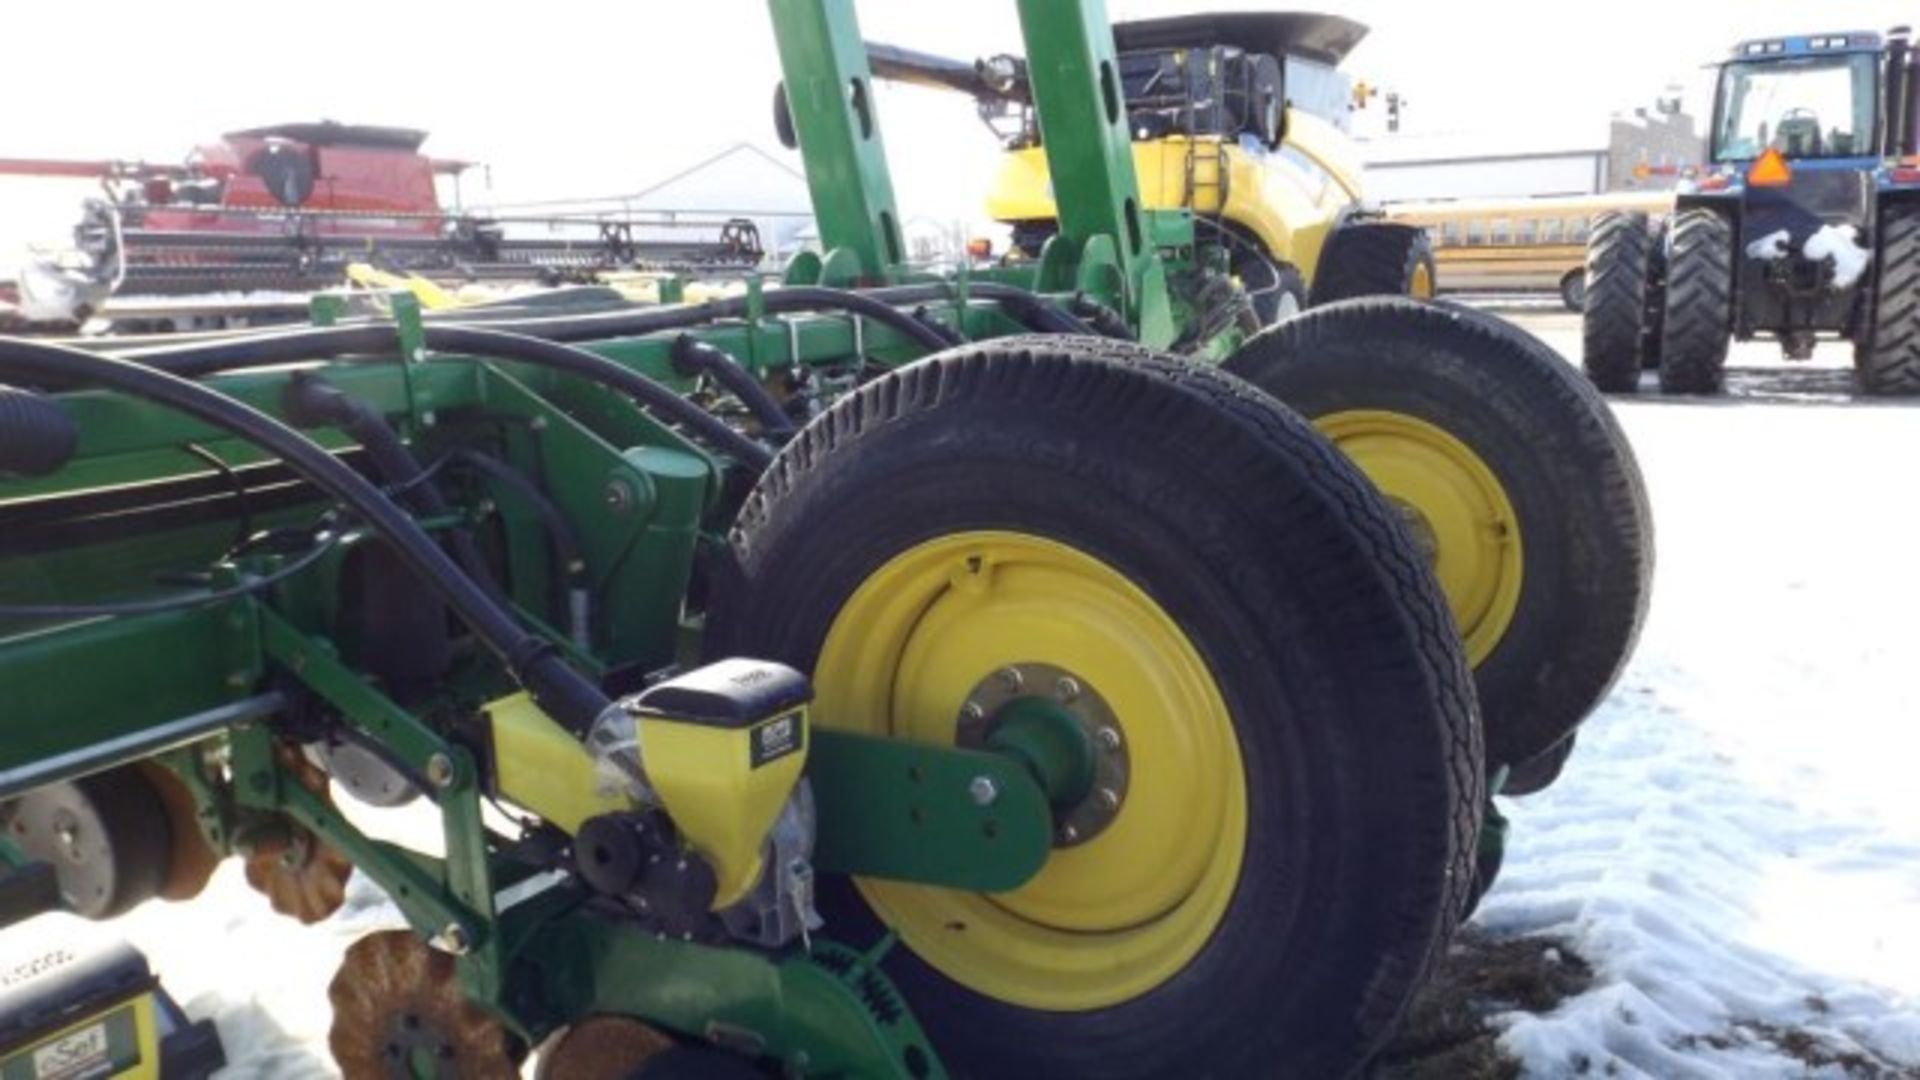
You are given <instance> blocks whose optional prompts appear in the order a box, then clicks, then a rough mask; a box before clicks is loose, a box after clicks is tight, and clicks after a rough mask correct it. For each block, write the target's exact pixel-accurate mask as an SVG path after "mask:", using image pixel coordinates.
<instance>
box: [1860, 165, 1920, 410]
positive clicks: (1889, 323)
mask: <svg viewBox="0 0 1920 1080" xmlns="http://www.w3.org/2000/svg"><path fill="white" fill-rule="evenodd" d="M1869 295H1870V297H1871V299H1870V301H1869V303H1870V304H1871V305H1872V306H1871V307H1870V308H1869V310H1868V316H1869V317H1868V327H1869V330H1868V337H1867V340H1866V341H1865V342H1862V343H1860V344H1858V345H1855V346H1854V350H1853V366H1854V371H1855V374H1856V375H1857V376H1858V377H1859V380H1860V389H1861V390H1862V391H1863V392H1865V393H1868V394H1873V395H1875V396H1881V395H1885V396H1893V395H1908V394H1920V204H1912V203H1894V204H1892V205H1890V206H1887V207H1886V208H1885V209H1883V210H1881V211H1880V251H1879V254H1878V257H1877V258H1875V260H1874V282H1873V289H1872V291H1871V293H1870V294H1869Z"/></svg>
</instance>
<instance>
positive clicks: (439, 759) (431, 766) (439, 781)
mask: <svg viewBox="0 0 1920 1080" xmlns="http://www.w3.org/2000/svg"><path fill="white" fill-rule="evenodd" d="M427 780H428V781H429V782H431V783H432V784H433V786H434V787H437V788H443V787H446V786H447V785H448V784H451V783H453V759H452V758H450V757H448V756H447V755H446V754H444V753H436V754H434V755H433V756H432V757H430V758H428V759H427Z"/></svg>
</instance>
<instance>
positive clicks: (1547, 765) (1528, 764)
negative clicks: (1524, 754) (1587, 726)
mask: <svg viewBox="0 0 1920 1080" xmlns="http://www.w3.org/2000/svg"><path fill="white" fill-rule="evenodd" d="M1579 736H1580V733H1579V732H1574V733H1573V734H1571V735H1568V736H1567V737H1566V738H1564V739H1561V740H1560V741H1559V742H1558V743H1557V744H1555V745H1554V746H1552V747H1551V748H1549V749H1548V750H1547V751H1546V752H1545V753H1541V754H1535V755H1534V756H1533V757H1531V758H1528V759H1527V760H1525V761H1523V762H1520V763H1519V764H1518V765H1515V766H1513V768H1512V769H1511V770H1509V771H1508V772H1507V782H1506V783H1505V784H1504V785H1502V786H1501V788H1500V794H1502V795H1515V796H1518V795H1533V794H1536V793H1538V792H1542V791H1545V790H1547V789H1548V788H1550V787H1552V786H1553V782H1554V781H1555V780H1558V779H1560V773H1561V772H1562V771H1564V770H1565V769H1566V767H1567V759H1569V758H1571V757H1572V756H1573V746H1574V743H1576V742H1578V741H1579Z"/></svg>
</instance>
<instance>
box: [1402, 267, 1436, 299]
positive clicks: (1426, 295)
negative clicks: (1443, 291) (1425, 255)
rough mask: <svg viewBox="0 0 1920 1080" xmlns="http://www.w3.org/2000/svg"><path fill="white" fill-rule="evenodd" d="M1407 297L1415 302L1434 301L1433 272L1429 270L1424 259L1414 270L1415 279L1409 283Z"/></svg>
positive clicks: (1411, 279)
mask: <svg viewBox="0 0 1920 1080" xmlns="http://www.w3.org/2000/svg"><path fill="white" fill-rule="evenodd" d="M1407 295H1408V296H1411V297H1413V298H1414V299H1415V300H1431V299H1433V271H1432V270H1430V269H1428V268H1427V264H1426V261H1425V260H1424V259H1423V260H1421V261H1420V262H1419V263H1418V264H1416V265H1415V266H1414V268H1413V277H1412V278H1410V279H1409V280H1408V281H1407Z"/></svg>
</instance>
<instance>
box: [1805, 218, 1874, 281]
mask: <svg viewBox="0 0 1920 1080" xmlns="http://www.w3.org/2000/svg"><path fill="white" fill-rule="evenodd" d="M1800 251H1801V252H1802V253H1803V254H1805V255H1806V257H1807V258H1809V259H1812V260H1814V261H1815V262H1818V261H1820V260H1821V259H1826V258H1831V259H1832V260H1833V287H1834V288H1836V289H1850V288H1852V287H1853V283H1854V282H1856V281H1859V280H1860V275H1861V274H1864V273H1866V272H1867V264H1868V263H1869V262H1872V261H1873V252H1871V251H1868V250H1867V249H1866V248H1863V247H1861V246H1860V230H1859V229H1857V228H1854V227H1853V226H1852V225H1823V226H1821V227H1820V230H1819V231H1818V232H1816V233H1814V234H1813V235H1812V236H1809V237H1807V242H1806V244H1805V245H1804V246H1802V247H1801V249H1800Z"/></svg>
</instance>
